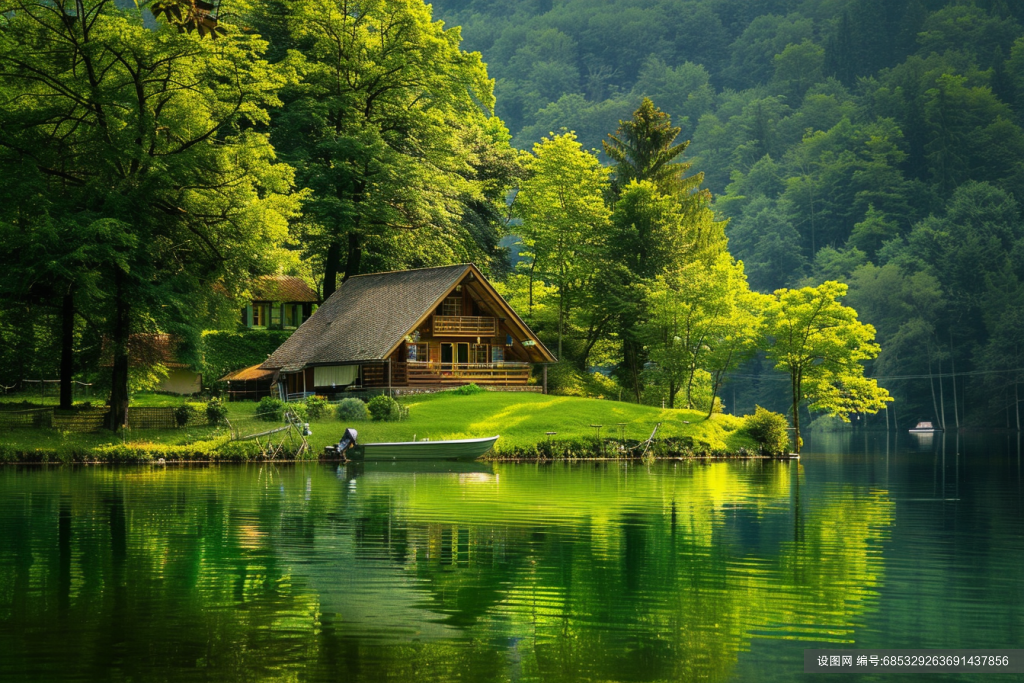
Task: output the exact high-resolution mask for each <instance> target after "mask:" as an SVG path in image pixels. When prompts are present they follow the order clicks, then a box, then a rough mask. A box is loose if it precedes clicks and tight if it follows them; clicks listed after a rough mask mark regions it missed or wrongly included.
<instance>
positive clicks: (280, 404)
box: [256, 396, 284, 422]
mask: <svg viewBox="0 0 1024 683" xmlns="http://www.w3.org/2000/svg"><path fill="white" fill-rule="evenodd" d="M256 417H258V418H259V419H261V420H263V421H264V422H284V401H282V400H281V399H279V398H275V397H273V396H264V397H263V398H261V399H260V402H259V403H257V404H256Z"/></svg>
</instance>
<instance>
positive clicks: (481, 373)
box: [405, 361, 530, 386]
mask: <svg viewBox="0 0 1024 683" xmlns="http://www.w3.org/2000/svg"><path fill="white" fill-rule="evenodd" d="M405 366H406V367H405V370H406V377H407V378H408V382H409V385H410V386H412V385H416V384H448V383H458V384H464V383H466V382H474V383H476V384H502V385H510V384H526V383H527V381H528V380H529V379H530V364H529V363H513V362H509V363H429V362H425V361H409V362H408V363H406V364H405Z"/></svg>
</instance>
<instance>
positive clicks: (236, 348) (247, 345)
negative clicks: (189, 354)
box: [200, 330, 292, 386]
mask: <svg viewBox="0 0 1024 683" xmlns="http://www.w3.org/2000/svg"><path fill="white" fill-rule="evenodd" d="M291 334H292V331H291V330H245V331H242V332H224V331H220V330H207V331H205V332H203V340H202V348H201V349H200V351H201V355H202V358H203V367H202V369H201V372H202V374H203V386H211V385H212V384H214V383H215V382H216V381H217V380H219V379H220V378H221V377H223V376H224V375H226V374H228V373H229V372H233V371H235V370H241V369H242V368H247V367H249V366H250V365H256V364H257V363H262V362H263V361H265V360H266V359H267V356H269V355H270V354H272V353H273V352H274V351H276V350H277V347H279V346H280V345H281V344H283V343H284V341H285V340H286V339H288V337H290V336H291Z"/></svg>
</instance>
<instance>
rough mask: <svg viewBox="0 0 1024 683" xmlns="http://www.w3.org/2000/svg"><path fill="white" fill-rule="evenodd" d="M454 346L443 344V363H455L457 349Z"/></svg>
mask: <svg viewBox="0 0 1024 683" xmlns="http://www.w3.org/2000/svg"><path fill="white" fill-rule="evenodd" d="M454 346H455V345H454V344H441V362H442V363H452V362H454V356H455V349H454Z"/></svg>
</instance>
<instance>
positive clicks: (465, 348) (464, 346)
mask: <svg viewBox="0 0 1024 683" xmlns="http://www.w3.org/2000/svg"><path fill="white" fill-rule="evenodd" d="M458 347H459V348H458V351H459V361H458V362H459V363H468V362H469V343H467V342H460V343H459V345H458Z"/></svg>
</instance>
